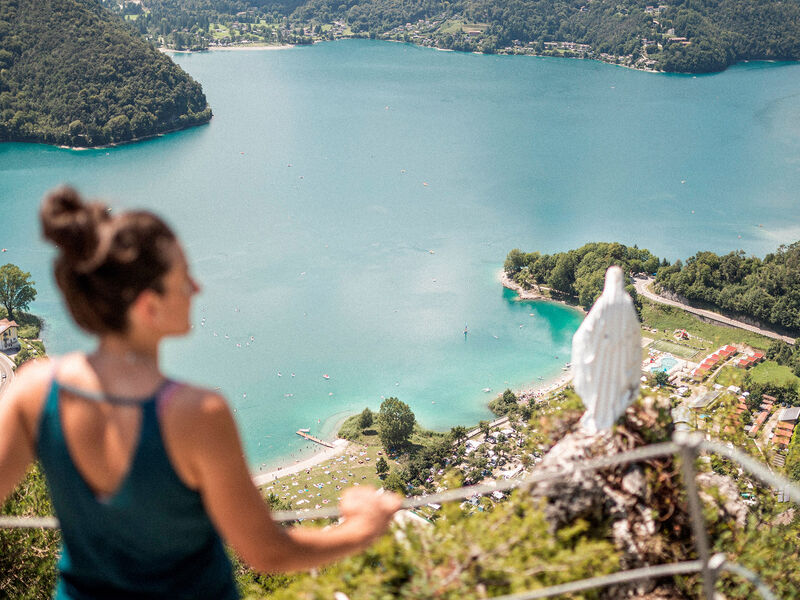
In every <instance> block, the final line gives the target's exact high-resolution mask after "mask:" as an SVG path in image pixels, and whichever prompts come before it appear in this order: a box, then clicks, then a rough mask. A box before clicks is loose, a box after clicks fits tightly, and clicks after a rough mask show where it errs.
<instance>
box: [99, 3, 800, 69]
mask: <svg viewBox="0 0 800 600" xmlns="http://www.w3.org/2000/svg"><path fill="white" fill-rule="evenodd" d="M104 2H105V4H106V5H107V6H109V7H111V8H114V9H115V10H117V11H119V12H121V13H124V14H125V15H126V17H127V18H128V19H129V20H130V22H131V24H132V26H133V27H134V29H136V30H138V31H139V32H140V33H141V34H143V35H146V36H148V37H150V39H152V40H154V41H156V42H158V43H162V44H165V45H168V46H170V47H191V48H196V49H201V48H205V47H208V46H209V45H227V44H231V43H243V42H248V41H249V42H261V43H287V42H288V43H304V42H306V43H307V42H310V41H312V40H321V39H336V38H340V37H350V36H362V37H367V36H368V37H374V38H381V39H393V40H399V41H406V42H412V43H415V44H420V45H427V46H436V47H440V48H451V49H455V50H464V51H480V52H498V53H505V54H546V55H557V56H581V57H587V58H598V59H602V60H606V61H609V62H618V63H620V64H625V65H628V66H634V67H637V68H645V69H655V70H663V71H677V72H708V71H719V70H722V69H724V68H726V67H727V66H728V65H730V64H733V63H734V62H736V61H740V60H747V59H789V60H797V59H798V58H800V2H799V1H798V0H781V1H778V0H672V1H670V2H668V3H656V2H652V3H648V2H645V1H641V0H613V1H612V0H595V1H593V2H586V1H585V0H452V1H444V0H405V1H403V2H397V1H396V0H304V1H303V0H228V1H219V2H214V1H212V0H141V2H132V1H130V0H104Z"/></svg>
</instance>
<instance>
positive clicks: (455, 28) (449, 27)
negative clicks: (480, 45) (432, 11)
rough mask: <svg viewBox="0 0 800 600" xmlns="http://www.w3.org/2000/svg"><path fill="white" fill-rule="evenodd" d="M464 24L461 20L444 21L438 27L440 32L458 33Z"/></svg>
mask: <svg viewBox="0 0 800 600" xmlns="http://www.w3.org/2000/svg"><path fill="white" fill-rule="evenodd" d="M463 26H464V23H463V22H462V21H445V22H444V23H442V26H441V27H440V28H439V31H441V32H442V33H459V32H460V31H461V28H462V27H463Z"/></svg>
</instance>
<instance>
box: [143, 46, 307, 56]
mask: <svg viewBox="0 0 800 600" xmlns="http://www.w3.org/2000/svg"><path fill="white" fill-rule="evenodd" d="M307 45H310V44H243V45H241V46H209V47H208V48H205V49H203V50H175V49H174V48H166V47H164V46H159V47H158V51H159V52H163V53H164V54H168V53H172V54H194V53H196V52H197V53H200V52H218V51H229V50H234V51H241V50H287V49H289V48H294V47H295V46H307Z"/></svg>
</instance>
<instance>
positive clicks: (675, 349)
mask: <svg viewBox="0 0 800 600" xmlns="http://www.w3.org/2000/svg"><path fill="white" fill-rule="evenodd" d="M649 347H650V348H655V349H656V350H661V351H662V352H669V353H670V354H674V355H675V356H677V357H679V358H686V359H692V358H694V357H695V355H697V354H704V353H705V352H706V350H705V348H702V347H700V346H687V345H683V344H677V343H675V342H673V341H670V340H668V339H657V340H655V341H654V342H653V343H652V344H650V346H649Z"/></svg>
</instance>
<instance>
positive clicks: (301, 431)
mask: <svg viewBox="0 0 800 600" xmlns="http://www.w3.org/2000/svg"><path fill="white" fill-rule="evenodd" d="M297 431H299V432H300V433H308V432H309V431H311V430H310V429H309V428H308V427H304V428H303V429H298V430H297Z"/></svg>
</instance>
